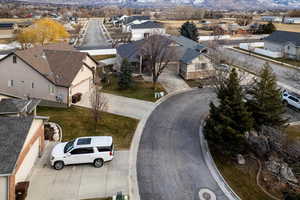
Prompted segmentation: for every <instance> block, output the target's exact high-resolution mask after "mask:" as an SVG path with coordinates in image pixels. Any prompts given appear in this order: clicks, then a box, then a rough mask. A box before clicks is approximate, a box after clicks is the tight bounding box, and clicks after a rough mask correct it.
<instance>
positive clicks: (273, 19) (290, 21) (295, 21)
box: [261, 16, 300, 24]
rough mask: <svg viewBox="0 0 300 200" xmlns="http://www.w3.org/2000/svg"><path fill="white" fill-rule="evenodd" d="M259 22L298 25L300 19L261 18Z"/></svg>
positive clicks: (283, 17) (281, 17) (282, 17)
mask: <svg viewBox="0 0 300 200" xmlns="http://www.w3.org/2000/svg"><path fill="white" fill-rule="evenodd" d="M261 20H262V21H265V22H278V23H284V24H300V17H285V16H262V17H261Z"/></svg>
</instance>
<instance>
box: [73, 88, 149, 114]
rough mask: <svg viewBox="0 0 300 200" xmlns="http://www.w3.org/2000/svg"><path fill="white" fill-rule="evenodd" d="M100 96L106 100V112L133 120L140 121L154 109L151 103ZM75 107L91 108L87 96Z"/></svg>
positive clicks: (119, 97) (111, 95) (109, 95)
mask: <svg viewBox="0 0 300 200" xmlns="http://www.w3.org/2000/svg"><path fill="white" fill-rule="evenodd" d="M102 94H103V95H104V97H105V98H106V99H107V102H108V106H107V107H108V108H107V112H109V113H113V114H117V115H122V116H127V117H131V118H135V119H142V118H143V117H144V116H145V115H146V114H147V113H148V112H150V111H151V110H152V108H153V107H154V103H153V102H149V101H142V100H138V99H132V98H127V97H122V96H118V95H113V94H108V93H102ZM76 105H78V106H81V107H86V108H91V104H90V99H89V94H85V95H83V96H82V99H81V101H80V102H78V103H77V104H76Z"/></svg>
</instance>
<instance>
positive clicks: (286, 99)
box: [282, 90, 300, 109]
mask: <svg viewBox="0 0 300 200" xmlns="http://www.w3.org/2000/svg"><path fill="white" fill-rule="evenodd" d="M282 99H283V103H284V104H285V105H291V106H293V107H295V108H297V109H300V95H298V94H296V93H293V92H288V91H286V90H284V91H283V93H282Z"/></svg>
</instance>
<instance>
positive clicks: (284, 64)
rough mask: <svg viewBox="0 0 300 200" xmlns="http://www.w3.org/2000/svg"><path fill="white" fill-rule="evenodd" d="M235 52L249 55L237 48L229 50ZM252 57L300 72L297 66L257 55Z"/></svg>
mask: <svg viewBox="0 0 300 200" xmlns="http://www.w3.org/2000/svg"><path fill="white" fill-rule="evenodd" d="M229 49H231V50H233V51H237V52H240V53H242V54H245V55H248V56H249V54H248V53H247V52H246V50H245V51H244V50H240V49H235V48H229ZM251 56H254V57H256V58H260V59H263V60H265V61H269V62H273V63H275V64H278V65H282V66H284V67H287V68H291V69H295V70H299V67H297V66H295V65H291V64H287V63H284V62H280V61H277V60H274V59H271V58H266V57H264V56H260V55H256V54H251Z"/></svg>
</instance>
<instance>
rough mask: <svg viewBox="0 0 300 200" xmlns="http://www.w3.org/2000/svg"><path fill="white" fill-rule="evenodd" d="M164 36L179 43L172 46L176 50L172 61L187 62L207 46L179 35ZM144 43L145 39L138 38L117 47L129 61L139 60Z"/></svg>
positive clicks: (120, 54) (120, 53)
mask: <svg viewBox="0 0 300 200" xmlns="http://www.w3.org/2000/svg"><path fill="white" fill-rule="evenodd" d="M162 37H164V38H165V39H167V40H171V41H173V42H175V43H176V44H178V46H171V47H170V48H172V51H173V52H174V56H173V58H172V60H171V61H179V60H180V61H183V62H186V63H187V62H189V61H190V60H191V59H194V58H195V57H197V56H199V55H200V54H201V50H203V49H204V48H205V46H203V45H201V44H199V43H197V42H194V41H192V40H190V39H187V38H184V37H177V36H162ZM143 43H144V40H138V41H134V42H131V43H128V44H123V45H120V46H119V47H118V48H117V53H118V55H119V56H121V57H122V58H126V59H128V61H129V62H139V49H140V47H141V45H142V44H143Z"/></svg>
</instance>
